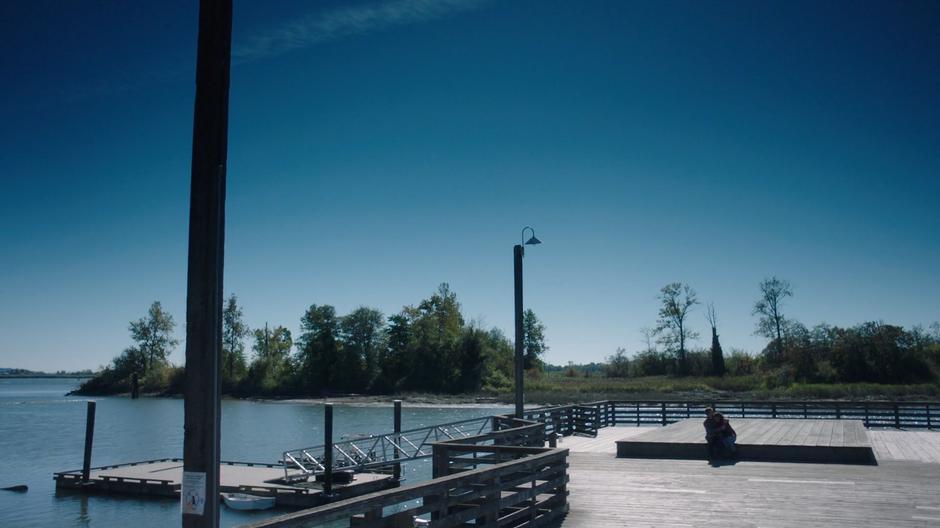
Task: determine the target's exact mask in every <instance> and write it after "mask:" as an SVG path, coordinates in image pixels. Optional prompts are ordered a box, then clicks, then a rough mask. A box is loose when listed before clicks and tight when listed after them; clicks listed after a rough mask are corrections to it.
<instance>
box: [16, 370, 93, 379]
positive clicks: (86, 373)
mask: <svg viewBox="0 0 940 528" xmlns="http://www.w3.org/2000/svg"><path fill="white" fill-rule="evenodd" d="M94 374H95V373H94V372H92V371H91V370H77V371H74V372H68V371H65V370H58V371H56V372H42V371H35V370H26V369H16V368H0V378H90V377H92V376H94Z"/></svg>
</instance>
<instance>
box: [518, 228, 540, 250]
mask: <svg viewBox="0 0 940 528" xmlns="http://www.w3.org/2000/svg"><path fill="white" fill-rule="evenodd" d="M526 229H528V230H529V231H532V237H531V238H530V239H529V240H526V239H525V231H526ZM522 240H523V241H524V242H523V243H522V244H523V245H525V246H534V245H536V244H541V243H542V241H541V240H539V239H537V238H535V229H532V228H531V227H529V226H525V227H523V228H522Z"/></svg>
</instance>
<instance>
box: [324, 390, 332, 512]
mask: <svg viewBox="0 0 940 528" xmlns="http://www.w3.org/2000/svg"><path fill="white" fill-rule="evenodd" d="M323 465H324V466H325V467H326V469H325V470H324V471H323V494H324V495H330V494H332V493H333V404H332V403H327V404H324V405H323Z"/></svg>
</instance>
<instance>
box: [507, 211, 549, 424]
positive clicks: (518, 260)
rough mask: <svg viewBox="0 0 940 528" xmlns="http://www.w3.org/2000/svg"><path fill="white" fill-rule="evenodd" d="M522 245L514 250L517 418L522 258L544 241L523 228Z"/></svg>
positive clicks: (520, 373) (519, 411) (519, 408)
mask: <svg viewBox="0 0 940 528" xmlns="http://www.w3.org/2000/svg"><path fill="white" fill-rule="evenodd" d="M526 229H528V230H529V231H532V237H531V238H529V240H526V239H525V232H526ZM521 241H522V244H516V245H515V246H513V248H512V263H513V277H514V279H515V280H514V284H515V293H516V295H515V297H516V365H515V366H516V418H522V404H523V396H522V381H523V377H524V376H525V371H524V369H523V361H524V359H525V358H524V357H523V340H524V335H523V334H524V333H525V331H524V329H523V327H522V257H523V255H525V246H534V245H535V244H541V243H542V241H541V240H539V239H537V238H535V230H534V229H532V228H531V227H529V226H526V227H524V228H522V237H521Z"/></svg>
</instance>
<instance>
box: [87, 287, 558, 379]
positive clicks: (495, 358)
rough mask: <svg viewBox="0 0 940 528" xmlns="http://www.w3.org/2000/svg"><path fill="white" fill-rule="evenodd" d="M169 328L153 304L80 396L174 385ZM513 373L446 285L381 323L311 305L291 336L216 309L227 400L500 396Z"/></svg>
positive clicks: (541, 337)
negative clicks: (407, 393) (137, 384)
mask: <svg viewBox="0 0 940 528" xmlns="http://www.w3.org/2000/svg"><path fill="white" fill-rule="evenodd" d="M524 315H525V317H524V325H523V326H524V346H525V367H526V369H528V370H541V368H542V360H541V355H542V354H543V353H544V352H545V351H546V350H548V347H547V346H546V344H545V326H544V325H543V324H542V323H541V322H540V321H539V319H538V317H536V315H535V313H534V312H532V310H527V311H526V312H525V314H524ZM174 328H175V324H174V322H173V318H172V316H171V315H170V314H168V313H167V312H165V311H164V310H163V308H162V307H161V305H160V303H159V302H155V303H153V305H152V306H151V307H150V310H149V312H148V315H147V317H145V318H142V319H140V320H139V321H134V322H132V323H131V324H130V332H131V338H132V339H133V340H134V342H135V343H136V344H135V345H134V346H132V347H129V348H128V349H126V350H125V351H124V352H123V353H122V354H121V355H120V356H118V357H117V358H115V359H114V360H113V362H112V364H111V365H109V366H108V367H107V368H105V369H103V370H102V372H101V373H100V374H99V375H98V376H97V377H96V378H94V379H92V380H90V381H89V382H88V383H87V384H86V387H83V391H85V392H120V391H124V390H128V384H129V383H130V380H131V379H133V378H134V377H140V378H141V379H143V380H144V384H143V388H144V390H148V389H149V390H153V389H155V388H158V387H159V386H160V385H161V384H163V385H164V386H170V387H173V388H178V387H179V386H181V385H180V384H181V382H182V380H181V376H182V372H181V369H179V368H176V367H172V366H171V365H170V364H169V362H168V356H169V354H170V352H171V351H172V350H173V348H174V347H175V346H176V345H177V344H178V342H177V341H176V340H175V339H174V338H173V337H172V336H173V330H174ZM246 341H249V342H250V347H251V352H252V354H251V357H249V354H248V351H247V348H246V346H245V345H246ZM512 370H513V347H512V343H511V342H510V341H509V339H507V338H506V336H505V335H504V334H503V333H502V332H501V331H500V330H498V329H496V328H491V329H484V328H482V327H481V326H480V325H479V324H476V323H472V322H471V323H468V322H467V321H466V320H465V319H464V317H463V315H462V314H461V311H460V303H459V302H458V301H457V295H456V293H454V292H453V291H452V290H451V289H450V287H449V286H448V285H447V284H446V283H445V284H441V285H440V287H439V288H438V289H437V291H436V292H435V293H434V294H433V295H431V296H430V297H429V298H427V299H424V300H422V301H421V302H420V303H418V304H417V305H411V306H405V307H403V308H402V310H401V311H400V312H399V313H397V314H394V315H391V316H389V317H388V318H386V317H385V315H384V314H383V313H382V312H381V311H379V310H376V309H374V308H368V307H359V308H357V309H355V310H353V311H352V312H350V313H348V314H346V315H342V316H341V315H337V313H336V309H335V308H334V307H333V306H330V305H326V304H324V305H317V304H312V305H310V307H309V308H308V309H307V310H306V311H305V312H304V314H303V315H302V316H301V319H300V334H299V335H298V336H297V338H296V339H294V337H293V336H292V334H291V331H290V330H289V329H287V328H286V327H284V326H275V327H274V328H270V327H269V325H267V324H265V326H264V328H259V329H254V330H252V329H250V328H249V327H248V325H247V324H245V322H244V314H243V310H242V307H241V306H240V305H239V304H238V299H237V297H236V296H235V295H232V296H230V297H229V298H228V299H226V302H225V305H224V307H223V332H222V376H223V390H225V391H226V392H230V393H233V394H239V395H272V396H273V395H317V394H323V393H326V392H334V391H338V392H381V393H387V392H395V391H403V390H412V391H433V392H467V391H478V390H480V389H483V388H487V389H491V390H504V389H507V388H509V387H511V380H512Z"/></svg>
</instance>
